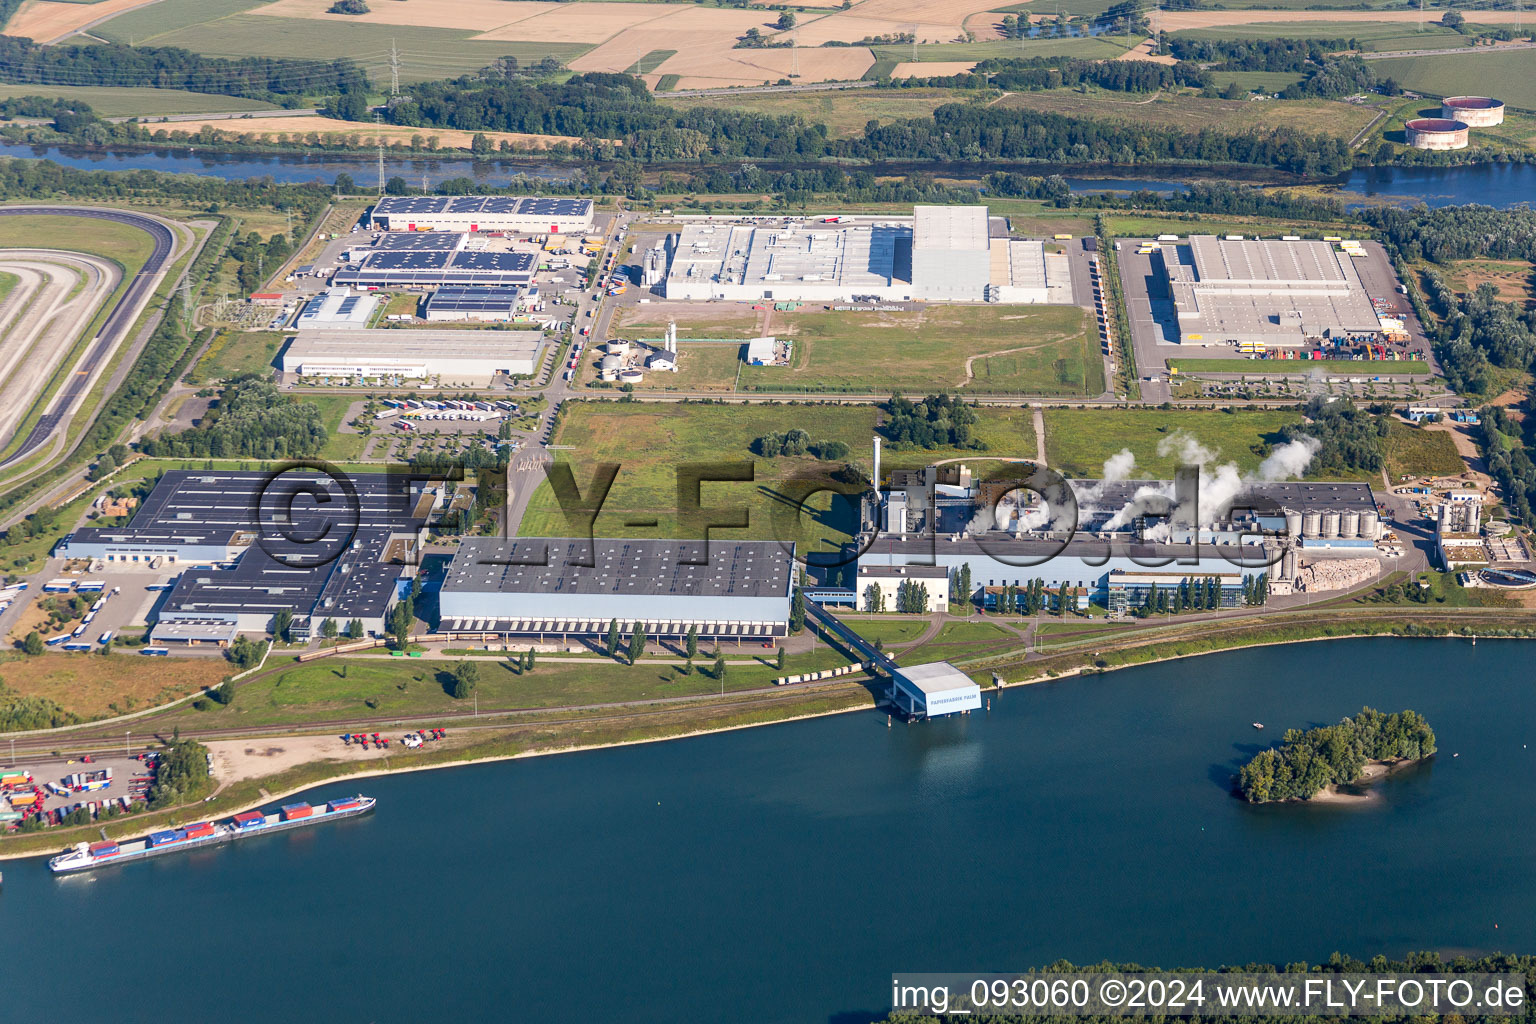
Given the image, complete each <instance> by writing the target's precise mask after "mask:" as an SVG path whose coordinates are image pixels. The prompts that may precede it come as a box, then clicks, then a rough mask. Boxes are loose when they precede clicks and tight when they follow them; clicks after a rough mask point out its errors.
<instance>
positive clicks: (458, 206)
mask: <svg viewBox="0 0 1536 1024" xmlns="http://www.w3.org/2000/svg"><path fill="white" fill-rule="evenodd" d="M592 210H593V207H592V200H590V199H540V198H534V197H530V196H386V197H385V198H383V199H380V200H379V201H378V202H377V203H375V204H374V207H373V211H372V212H371V213H370V214H369V219H368V225H369V227H371V228H372V229H373V230H375V231H459V232H463V231H511V232H517V233H521V234H551V235H564V234H571V233H583V232H588V231H591V230H592Z"/></svg>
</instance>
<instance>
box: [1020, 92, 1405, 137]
mask: <svg viewBox="0 0 1536 1024" xmlns="http://www.w3.org/2000/svg"><path fill="white" fill-rule="evenodd" d="M1133 97H1134V98H1133ZM997 106H999V107H1013V108H1024V109H1029V110H1044V111H1049V112H1051V113H1055V114H1067V115H1070V116H1074V117H1096V118H1103V119H1107V120H1115V121H1122V122H1126V123H1134V124H1159V125H1165V126H1167V127H1170V128H1182V129H1185V130H1188V131H1198V130H1200V129H1201V128H1217V127H1219V128H1221V129H1222V130H1224V131H1247V130H1250V129H1255V128H1276V127H1280V126H1282V125H1285V126H1289V127H1292V128H1295V129H1298V130H1300V131H1305V132H1313V133H1322V134H1329V135H1339V136H1343V137H1345V138H1349V137H1351V136H1353V135H1354V134H1355V133H1356V132H1358V131H1359V130H1360V129H1362V128H1364V127H1365V126H1366V125H1368V124H1370V123H1371V119H1372V118H1373V117H1374V116H1375V114H1376V112H1375V111H1374V110H1372V109H1371V108H1370V107H1365V106H1361V105H1359V104H1354V103H1340V102H1337V101H1335V100H1262V101H1260V100H1218V99H1205V98H1203V97H1201V96H1197V95H1193V94H1190V93H1173V94H1168V93H1160V94H1158V95H1156V96H1153V97H1146V96H1135V95H1134V94H1128V93H1123V92H1108V91H1104V90H1094V91H1091V92H1088V93H1080V92H1078V91H1076V90H1075V89H1051V90H1043V91H1041V92H1019V93H1013V94H1011V95H1008V96H1005V97H1004V98H1003V99H1001V100H999V101H998V103H997Z"/></svg>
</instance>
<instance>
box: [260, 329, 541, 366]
mask: <svg viewBox="0 0 1536 1024" xmlns="http://www.w3.org/2000/svg"><path fill="white" fill-rule="evenodd" d="M543 343H544V335H543V334H542V333H541V332H539V331H431V330H425V331H419V330H405V329H395V330H388V329H380V330H370V331H317V332H313V333H311V332H307V331H300V332H299V334H298V336H296V337H295V338H294V339H293V340H292V341H290V342H289V343H288V351H287V353H286V354H285V361H292V360H301V361H302V360H303V359H306V358H308V359H322V360H323V359H342V360H345V359H360V360H365V361H366V360H376V359H380V358H390V359H416V360H424V361H426V360H434V359H442V358H451V359H488V360H497V359H518V360H523V359H533V358H535V357H536V356H537V355H538V352H539V347H540V346H541V345H543Z"/></svg>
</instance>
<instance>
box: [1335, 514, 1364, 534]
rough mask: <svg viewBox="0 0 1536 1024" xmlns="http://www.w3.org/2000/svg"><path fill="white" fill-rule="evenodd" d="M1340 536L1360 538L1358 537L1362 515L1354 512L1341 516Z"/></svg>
mask: <svg viewBox="0 0 1536 1024" xmlns="http://www.w3.org/2000/svg"><path fill="white" fill-rule="evenodd" d="M1339 536H1340V537H1358V536H1360V513H1359V512H1354V511H1350V512H1345V513H1344V514H1343V515H1341V516H1340V517H1339Z"/></svg>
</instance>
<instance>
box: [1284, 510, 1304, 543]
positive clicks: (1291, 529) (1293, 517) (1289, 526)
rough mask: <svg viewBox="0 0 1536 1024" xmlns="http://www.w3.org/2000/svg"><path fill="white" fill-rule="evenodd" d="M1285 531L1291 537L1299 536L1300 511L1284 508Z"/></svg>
mask: <svg viewBox="0 0 1536 1024" xmlns="http://www.w3.org/2000/svg"><path fill="white" fill-rule="evenodd" d="M1285 532H1286V533H1287V534H1288V535H1289V536H1291V537H1300V536H1301V513H1300V512H1297V511H1296V510H1295V509H1291V508H1288V509H1286V510H1285Z"/></svg>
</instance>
